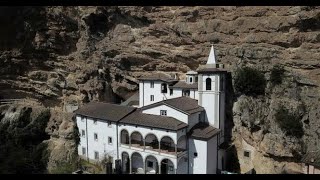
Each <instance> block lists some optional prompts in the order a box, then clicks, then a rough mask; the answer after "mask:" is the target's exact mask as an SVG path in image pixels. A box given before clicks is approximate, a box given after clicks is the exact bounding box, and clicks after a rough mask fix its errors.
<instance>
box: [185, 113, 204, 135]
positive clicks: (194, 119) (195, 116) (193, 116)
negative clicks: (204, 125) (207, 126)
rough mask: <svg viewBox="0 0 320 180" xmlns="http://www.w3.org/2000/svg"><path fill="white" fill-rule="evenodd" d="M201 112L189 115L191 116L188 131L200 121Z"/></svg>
mask: <svg viewBox="0 0 320 180" xmlns="http://www.w3.org/2000/svg"><path fill="white" fill-rule="evenodd" d="M200 113H201V112H198V113H194V114H191V115H189V118H188V125H189V126H188V131H189V130H190V129H191V128H192V127H193V126H194V125H196V124H197V123H198V122H199V114H200Z"/></svg>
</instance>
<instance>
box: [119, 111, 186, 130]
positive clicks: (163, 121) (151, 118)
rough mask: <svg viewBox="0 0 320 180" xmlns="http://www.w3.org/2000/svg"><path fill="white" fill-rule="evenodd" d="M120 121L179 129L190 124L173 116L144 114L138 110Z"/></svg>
mask: <svg viewBox="0 0 320 180" xmlns="http://www.w3.org/2000/svg"><path fill="white" fill-rule="evenodd" d="M120 123H127V124H132V125H140V126H147V127H153V128H160V129H168V130H175V131H176V130H179V129H182V128H185V127H187V126H188V124H186V123H184V122H181V121H179V120H177V119H175V118H173V117H169V116H159V115H151V114H144V113H142V111H140V110H137V111H135V112H133V113H131V114H130V115H128V116H126V117H125V118H123V119H122V120H120Z"/></svg>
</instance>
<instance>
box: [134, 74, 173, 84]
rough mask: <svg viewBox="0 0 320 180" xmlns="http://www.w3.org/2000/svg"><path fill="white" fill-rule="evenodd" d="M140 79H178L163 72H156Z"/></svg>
mask: <svg viewBox="0 0 320 180" xmlns="http://www.w3.org/2000/svg"><path fill="white" fill-rule="evenodd" d="M138 79H139V80H158V81H164V82H176V81H178V80H177V79H173V78H172V77H170V76H169V75H166V74H162V73H154V74H150V75H148V76H143V77H140V78H138Z"/></svg>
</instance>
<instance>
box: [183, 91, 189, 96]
mask: <svg viewBox="0 0 320 180" xmlns="http://www.w3.org/2000/svg"><path fill="white" fill-rule="evenodd" d="M182 94H183V96H187V97H189V96H190V90H183V91H182Z"/></svg>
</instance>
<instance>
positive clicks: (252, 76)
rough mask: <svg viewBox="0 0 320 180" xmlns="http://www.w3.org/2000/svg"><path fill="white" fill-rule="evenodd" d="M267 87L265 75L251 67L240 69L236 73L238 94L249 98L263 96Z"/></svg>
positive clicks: (235, 86) (235, 81) (235, 85)
mask: <svg viewBox="0 0 320 180" xmlns="http://www.w3.org/2000/svg"><path fill="white" fill-rule="evenodd" d="M265 87H266V79H265V77H264V74H263V73H262V72H260V71H259V70H257V69H253V68H250V67H243V68H239V69H237V70H236V72H235V78H234V88H235V91H236V93H237V94H245V95H247V96H257V95H263V94H264V92H265Z"/></svg>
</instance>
